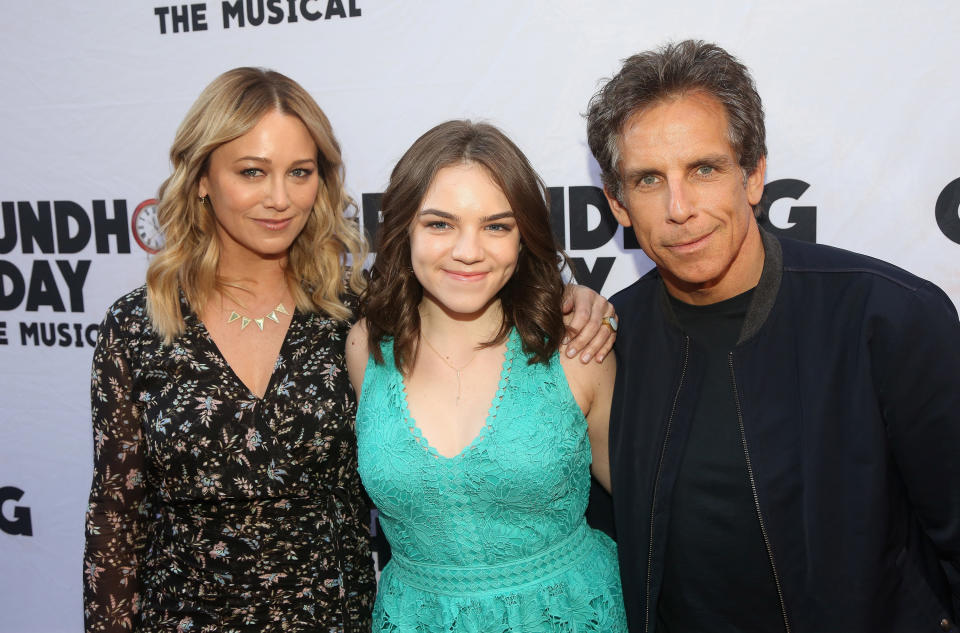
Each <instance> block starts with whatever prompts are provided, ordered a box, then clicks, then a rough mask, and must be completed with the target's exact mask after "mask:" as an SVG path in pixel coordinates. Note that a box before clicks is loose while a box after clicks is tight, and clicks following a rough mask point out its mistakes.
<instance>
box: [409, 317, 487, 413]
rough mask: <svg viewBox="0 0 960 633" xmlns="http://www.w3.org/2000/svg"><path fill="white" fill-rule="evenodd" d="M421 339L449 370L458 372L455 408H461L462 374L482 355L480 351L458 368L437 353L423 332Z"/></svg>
mask: <svg viewBox="0 0 960 633" xmlns="http://www.w3.org/2000/svg"><path fill="white" fill-rule="evenodd" d="M420 338H422V339H423V342H424V343H426V344H427V347H429V348H430V349H431V350H432V351H433V353H434V354H436V355H437V358H439V359H440V360H441V361H443V364H444V365H446V366H447V367H449V368H450V369H452V370H453V371H455V372H457V400H456V402H455V403H454V404H455V406H458V407H459V406H460V372H461V371H463V370H464V369H466V368H467V366H468V365H469V364H470V363H472V362H473V360H474V359H475V358H476V357H477V355H478V354H479V353H480V352H479V350H477V351H475V352H474V353H473V356H471V357H470V360H468V361H467V362H466V363H464V364H463V367H457V366H456V365H454V364H453V363H451V362H450V361H448V360H447V359H446V358H444V356H443V354H441V353H440V352H438V351H437V348H436V347H434V346H433V344H432V343H430V339H428V338H427V337H426V336H425V335H424V333H423V332H420Z"/></svg>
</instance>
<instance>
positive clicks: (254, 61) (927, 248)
mask: <svg viewBox="0 0 960 633" xmlns="http://www.w3.org/2000/svg"><path fill="white" fill-rule="evenodd" d="M261 5H266V9H267V10H266V13H265V14H264V13H262V12H261V11H260V9H259V7H260V6H261ZM734 5H735V6H734ZM224 7H227V8H228V9H229V10H228V11H227V15H226V26H225V22H224V19H225V17H224ZM271 7H273V8H274V12H273V13H271V12H270V10H269V9H270V8H271ZM291 8H292V9H293V10H294V12H295V17H296V20H295V21H293V20H292V19H291V14H290V10H291ZM318 11H319V12H320V13H321V14H323V17H321V18H320V19H316V20H311V19H309V17H311V16H313V17H316V13H317V12H318ZM0 12H2V14H0V24H2V26H0V34H2V36H0V60H2V62H0V90H2V92H0V94H2V97H0V148H2V150H0V151H2V152H3V164H2V165H3V166H2V170H0V201H2V214H0V217H2V220H0V221H2V225H0V226H2V229H0V359H2V362H0V379H2V386H0V514H2V517H0V631H2V632H16V633H21V632H23V633H26V632H33V631H36V632H43V633H56V632H60V631H65V632H66V631H70V632H76V631H80V630H81V629H82V624H81V623H82V615H81V553H82V549H83V512H84V509H85V504H86V497H87V493H88V486H89V481H90V470H91V455H92V442H91V435H90V420H89V395H88V388H89V377H88V374H89V366H90V359H91V354H92V348H91V346H90V342H89V340H92V339H93V338H95V331H94V328H95V326H96V324H97V323H99V321H100V319H101V318H102V316H103V314H104V311H105V310H106V308H107V306H108V305H109V304H110V303H111V302H112V301H113V300H114V299H115V298H116V297H118V296H119V295H121V294H123V293H125V292H126V291H127V290H129V289H131V288H133V287H135V286H138V285H140V284H141V283H142V282H143V275H144V271H145V268H146V264H147V261H148V254H147V253H146V252H145V251H144V250H143V249H142V248H140V247H139V246H138V245H137V243H136V242H135V241H134V239H133V238H132V236H131V233H130V231H129V224H130V220H131V216H132V214H133V212H134V210H135V208H136V207H137V206H138V205H139V204H140V203H141V202H143V201H144V200H147V199H149V198H152V197H153V196H154V195H155V192H156V189H157V186H158V185H159V183H160V182H161V181H162V180H163V178H164V177H165V176H166V175H167V173H168V169H169V165H168V160H167V150H168V148H169V144H170V142H171V140H172V138H173V134H174V131H175V129H176V126H177V125H178V123H179V121H180V119H181V118H182V117H183V115H184V114H185V112H186V110H187V108H188V107H189V105H190V104H191V103H192V101H193V100H194V99H195V98H196V96H197V95H198V93H199V92H200V90H201V88H202V87H203V86H204V85H206V84H207V83H208V82H209V81H210V80H211V79H213V78H214V77H215V76H216V75H218V74H219V73H221V72H222V71H224V70H226V69H228V68H232V67H234V66H241V65H256V66H266V67H270V68H273V69H276V70H278V71H280V72H283V73H286V74H288V75H290V76H291V77H293V78H295V79H296V80H298V81H299V82H300V83H302V84H303V85H304V86H305V87H306V88H307V89H308V90H309V91H310V92H311V93H312V94H313V95H314V96H315V97H316V99H317V100H318V102H319V103H320V104H321V106H322V107H323V108H324V109H325V111H326V112H327V114H328V115H329V117H330V119H331V121H332V122H333V125H334V129H335V130H336V133H337V136H338V137H339V139H340V142H341V144H342V146H343V148H344V154H345V160H346V164H347V183H348V188H349V191H350V192H351V194H352V195H353V196H354V197H355V198H356V199H357V201H358V203H359V202H361V200H362V199H363V197H364V194H376V193H378V192H380V191H382V189H383V187H384V184H385V182H386V180H387V175H388V173H389V170H390V168H391V167H392V165H393V164H394V162H395V161H396V160H397V159H398V158H399V156H400V155H401V154H402V152H403V151H404V150H405V149H406V147H407V146H408V145H409V144H410V143H411V142H412V141H413V140H414V139H415V138H416V137H417V136H419V135H420V134H421V133H422V132H424V131H426V130H427V129H428V128H429V127H431V126H433V125H434V124H436V123H438V122H440V121H442V120H446V119H450V118H459V117H471V118H475V119H484V120H488V121H490V122H493V123H495V124H497V125H499V126H501V127H502V128H503V129H504V130H505V131H506V132H507V133H508V134H509V135H510V136H511V137H512V138H513V139H514V140H515V141H516V142H517V143H518V144H519V145H520V146H521V148H523V149H524V150H525V151H526V153H527V154H528V156H529V157H530V159H531V161H532V162H533V164H534V165H535V166H536V167H537V168H538V170H539V172H540V173H541V175H542V176H543V178H544V180H545V181H546V183H547V184H548V185H549V186H551V187H556V188H557V189H555V190H554V192H555V194H556V195H558V196H559V198H558V199H559V200H563V202H564V208H565V210H566V212H565V214H564V217H565V218H566V219H567V221H568V222H569V223H570V226H569V227H565V228H566V235H567V242H566V246H567V247H568V248H569V249H570V251H571V255H573V256H575V257H579V258H582V264H583V265H584V266H586V267H587V269H589V270H590V271H593V275H594V276H593V277H591V280H592V281H591V283H592V284H593V285H596V286H601V285H602V289H603V291H604V293H606V294H610V293H612V292H615V291H616V290H618V289H620V288H622V287H624V286H625V285H627V284H628V283H630V282H631V281H632V280H633V279H635V278H636V277H637V275H638V272H642V271H644V270H646V269H647V268H648V267H649V266H650V263H649V261H648V260H646V258H645V257H644V256H643V254H642V253H641V252H640V251H638V250H634V249H631V248H624V245H623V238H622V232H621V231H619V230H618V231H617V232H616V235H615V236H613V238H612V239H608V237H607V233H605V225H602V224H601V220H600V218H601V216H600V212H599V210H598V209H596V208H595V207H593V206H590V204H588V203H589V202H590V201H591V200H592V199H593V198H595V196H596V194H597V193H598V191H597V190H596V189H594V188H596V187H598V186H599V179H598V176H597V167H596V164H595V163H594V161H593V159H592V158H591V157H590V154H589V150H588V149H587V146H586V140H585V132H584V121H583V119H582V117H581V113H582V112H583V111H584V110H585V108H586V103H587V100H588V99H589V97H590V95H591V94H593V92H594V91H595V89H596V87H597V82H598V80H599V79H600V78H602V77H608V76H610V75H611V74H613V73H614V72H615V71H616V70H617V68H618V66H619V61H620V60H621V59H622V58H624V57H626V56H628V55H630V54H632V53H634V52H637V51H639V50H643V49H646V48H651V47H654V46H657V45H658V44H660V43H662V42H664V41H665V40H668V39H682V38H687V37H697V38H703V39H707V40H711V41H714V42H717V43H719V44H720V45H722V46H724V47H726V48H727V49H728V50H730V51H731V52H733V53H734V54H736V55H738V56H739V57H740V58H741V59H742V60H743V61H744V62H745V63H746V64H747V65H748V66H749V67H750V68H751V69H752V70H753V73H754V76H755V78H756V81H757V84H758V87H759V90H760V93H761V96H762V97H763V99H764V104H765V108H766V111H767V123H768V147H769V162H768V166H769V167H768V184H769V185H770V187H769V188H770V189H774V190H779V191H780V194H779V195H781V196H782V197H780V199H778V200H776V201H774V202H773V205H772V207H771V209H770V221H771V222H772V224H773V226H774V227H779V228H780V229H786V228H788V227H789V226H790V224H791V221H790V219H789V218H790V214H791V211H793V212H794V216H793V218H794V221H795V222H796V225H795V226H794V228H793V230H794V231H799V232H801V233H802V234H803V235H805V236H807V237H813V236H814V235H815V239H816V241H818V242H822V243H828V244H833V245H836V246H841V247H845V248H849V249H852V250H857V251H861V252H865V253H868V254H871V255H874V256H877V257H880V258H882V259H886V260H888V261H891V262H893V263H895V264H898V265H900V266H902V267H904V268H907V269H909V270H911V271H913V272H915V273H917V274H919V275H921V276H923V277H926V278H928V279H931V280H933V281H934V282H936V283H937V284H939V285H940V286H941V287H943V288H944V290H946V292H947V293H948V294H949V295H950V297H951V298H952V299H953V301H954V302H955V303H956V304H958V305H960V273H958V264H960V216H958V207H960V114H958V112H960V107H958V106H960V83H958V79H957V77H958V76H960V75H958V69H957V60H958V59H960V44H958V41H957V31H956V28H957V25H958V24H960V3H957V2H955V1H952V0H943V1H942V2H936V1H933V0H928V1H925V2H924V1H918V2H914V3H909V6H908V3H903V2H899V1H896V0H875V1H873V2H869V3H867V2H863V3H860V2H847V3H839V2H836V1H835V0H833V1H830V2H826V1H823V2H791V3H783V2H771V1H770V0H767V1H764V2H760V1H744V2H740V3H715V2H706V1H704V2H700V1H685V0H677V1H675V2H670V3H663V2H656V3H655V2H648V1H643V0H637V1H632V2H627V1H612V0H611V1H596V2H576V1H574V0H549V1H547V0H537V1H528V2H516V1H515V0H488V1H483V0H461V1H460V2H449V1H444V0H429V1H420V2H414V1H410V0H407V1H405V2H402V1H387V0H380V1H377V0H342V1H340V0H269V1H267V2H264V0H243V1H242V2H239V1H237V0H228V1H227V2H222V1H221V0H210V1H207V2H194V3H192V4H184V5H176V6H175V7H171V6H170V5H164V4H162V3H160V2H156V1H151V0H125V1H124V2H116V1H115V0H84V1H83V2H76V1H70V0H49V1H46V2H4V3H3V4H2V6H0ZM239 13H242V14H243V17H244V26H242V27H241V26H240V23H239ZM258 15H265V16H266V18H267V19H264V20H263V21H262V24H259V25H254V24H253V23H254V22H257V19H256V18H257V16H258ZM270 17H274V21H275V22H278V23H275V24H270V23H269V18H270ZM175 18H176V19H175ZM277 18H279V19H277ZM201 27H205V28H201ZM788 181H796V182H792V183H791V182H788ZM784 194H789V195H786V196H784ZM367 199H368V201H371V200H372V198H371V197H370V196H368V198H367ZM938 200H939V201H940V202H939V205H940V206H939V211H938ZM371 209H373V206H372V203H371V202H368V205H367V212H368V213H369V212H370V211H371ZM374 210H375V209H374ZM938 214H939V222H938ZM113 218H118V219H117V220H116V221H115V222H114V223H113V224H111V223H110V222H109V220H110V219H113ZM88 227H89V231H88ZM98 243H99V244H98ZM628 245H629V244H628ZM601 258H607V259H601ZM608 266H611V269H610V271H609V275H608V276H607V277H606V278H604V277H603V275H602V273H603V272H604V271H605V270H606V267H608ZM627 321H629V318H627ZM627 327H629V322H628V323H627ZM88 338H89V340H88ZM24 532H29V534H25V533H24Z"/></svg>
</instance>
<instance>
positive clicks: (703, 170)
mask: <svg viewBox="0 0 960 633" xmlns="http://www.w3.org/2000/svg"><path fill="white" fill-rule="evenodd" d="M714 171H715V170H714V168H713V166H712V165H700V166H699V167H697V175H698V176H709V175H710V174H712V173H713V172H714Z"/></svg>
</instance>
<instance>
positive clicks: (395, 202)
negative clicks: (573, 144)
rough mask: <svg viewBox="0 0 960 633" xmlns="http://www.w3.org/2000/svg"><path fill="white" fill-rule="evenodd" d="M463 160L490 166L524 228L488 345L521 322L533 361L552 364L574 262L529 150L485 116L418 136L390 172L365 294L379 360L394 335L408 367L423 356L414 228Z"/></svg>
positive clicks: (363, 308) (397, 354)
mask: <svg viewBox="0 0 960 633" xmlns="http://www.w3.org/2000/svg"><path fill="white" fill-rule="evenodd" d="M462 163H473V164H477V165H481V166H482V167H484V168H485V169H486V170H487V172H488V173H489V174H490V176H491V177H492V178H493V181H494V182H495V183H497V186H499V187H500V189H501V190H502V191H503V193H504V195H505V196H506V198H507V200H508V201H509V202H510V208H511V210H512V211H513V213H514V216H515V219H516V222H517V228H518V229H519V231H520V254H519V258H518V261H517V268H516V270H515V272H514V274H513V277H511V279H510V281H508V282H507V284H506V285H505V286H504V287H503V288H502V289H501V290H500V293H499V295H498V296H499V299H500V302H501V305H502V308H503V323H502V324H501V326H500V329H499V331H498V332H497V334H496V335H495V336H494V337H493V338H492V339H491V340H489V341H486V342H485V343H484V344H483V345H482V346H483V347H489V346H492V345H497V344H499V343H501V342H503V341H504V339H506V337H507V335H508V334H509V332H510V329H511V328H512V327H516V328H517V332H518V333H519V335H520V338H521V340H522V341H523V349H524V351H525V352H526V353H527V354H528V355H529V356H530V362H531V363H534V362H543V363H545V362H547V361H548V360H549V359H550V357H551V356H552V355H553V354H554V352H556V351H557V348H558V347H559V345H560V339H561V337H562V336H563V332H564V326H563V320H562V316H561V312H560V309H561V308H560V306H561V302H562V298H563V288H564V284H563V279H562V276H561V270H562V268H561V266H564V265H567V263H568V262H567V259H566V255H564V253H563V251H562V250H561V249H560V247H559V246H558V244H557V241H556V238H555V237H554V234H553V231H552V229H551V226H550V211H549V202H548V197H547V190H546V187H544V185H543V182H542V181H541V180H540V177H539V176H537V173H536V172H535V171H534V170H533V168H532V167H531V166H530V163H529V161H527V157H526V156H524V155H523V152H521V151H520V149H519V148H518V147H517V146H516V145H515V144H514V143H513V142H512V141H511V140H510V139H509V138H507V136H506V135H505V134H504V133H503V132H501V131H500V130H499V129H497V128H496V127H494V126H492V125H489V124H486V123H473V122H471V121H447V122H446V123H441V124H440V125H438V126H436V127H434V128H433V129H431V130H430V131H428V132H427V133H426V134H424V135H423V136H421V137H420V138H418V139H417V140H416V141H415V142H414V143H413V145H411V146H410V149H408V150H407V151H406V153H405V154H404V155H403V157H402V158H401V159H400V161H399V162H398V163H397V165H396V167H394V168H393V172H392V173H391V174H390V183H389V185H388V186H387V189H386V191H385V192H384V193H383V199H382V202H381V210H382V213H383V225H382V226H381V227H380V229H379V231H378V237H377V244H376V248H375V250H376V253H377V257H376V260H375V261H374V264H373V268H372V269H371V274H370V281H369V284H368V286H367V289H366V290H365V291H364V292H363V294H362V295H361V297H360V312H361V314H362V315H363V316H364V317H365V318H366V321H367V333H368V344H369V348H370V351H371V352H372V353H373V356H374V359H375V360H376V361H377V362H378V363H383V362H384V359H383V354H382V352H381V351H380V343H381V342H382V341H383V340H384V339H385V338H387V337H392V338H393V340H394V363H395V364H396V366H397V369H399V370H400V371H402V372H405V371H407V370H409V369H410V367H411V366H412V364H413V360H414V358H416V353H415V352H416V347H417V344H418V342H419V337H420V313H419V311H418V307H419V305H420V301H421V299H422V298H423V288H422V287H421V285H420V282H419V281H417V278H416V276H415V275H414V273H413V268H412V265H411V261H410V229H411V226H412V225H413V222H414V219H415V217H416V214H417V212H418V211H419V207H420V203H421V201H422V200H423V197H424V195H425V194H426V192H427V190H428V189H429V188H430V184H431V183H432V182H433V178H434V176H435V175H436V174H437V172H438V171H440V170H441V169H443V168H444V167H449V166H451V165H457V164H462Z"/></svg>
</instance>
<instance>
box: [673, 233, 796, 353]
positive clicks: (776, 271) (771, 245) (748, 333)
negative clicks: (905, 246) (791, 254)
mask: <svg viewBox="0 0 960 633" xmlns="http://www.w3.org/2000/svg"><path fill="white" fill-rule="evenodd" d="M757 228H759V229H760V239H761V240H762V242H763V270H762V271H761V272H760V281H759V282H757V285H756V286H755V287H754V291H753V297H752V298H751V299H750V307H749V308H747V316H746V318H744V320H743V327H742V328H741V330H740V338H739V340H737V345H740V344H741V343H743V342H744V341H747V340H749V339H750V338H752V337H753V336H754V335H755V334H756V333H757V332H758V331H759V330H760V328H761V327H763V324H764V323H765V322H766V320H767V317H768V316H770V310H772V309H773V304H774V303H776V300H777V293H778V292H779V291H780V280H781V278H782V277H783V251H782V249H781V248H780V241H779V240H778V239H777V238H776V237H774V236H773V234H771V233H768V232H767V231H765V230H763V228H761V227H757ZM658 277H659V278H660V306H661V307H662V308H663V313H664V315H665V316H666V318H667V321H668V322H669V323H670V324H672V325H673V326H674V327H676V328H677V329H681V328H680V322H679V321H678V320H677V315H676V314H675V313H674V311H673V306H672V305H671V304H670V296H669V294H668V293H667V286H666V284H664V283H663V276H662V275H658Z"/></svg>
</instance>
